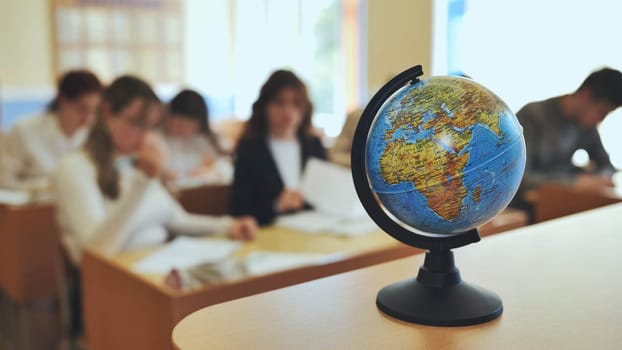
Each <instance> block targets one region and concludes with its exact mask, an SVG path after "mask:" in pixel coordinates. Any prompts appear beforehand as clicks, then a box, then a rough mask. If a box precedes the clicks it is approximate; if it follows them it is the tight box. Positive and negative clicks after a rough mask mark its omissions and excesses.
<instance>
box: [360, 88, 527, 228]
mask: <svg viewBox="0 0 622 350" xmlns="http://www.w3.org/2000/svg"><path fill="white" fill-rule="evenodd" d="M366 165H367V175H368V179H369V182H370V186H371V189H372V191H373V192H374V193H375V194H376V195H377V197H378V199H379V200H380V202H381V203H382V205H383V207H384V208H385V209H386V211H388V212H389V213H391V214H392V215H393V216H394V217H396V218H397V219H399V221H401V222H402V223H403V224H406V225H408V226H410V227H412V228H413V229H415V230H416V231H418V232H423V233H433V234H455V233H460V232H464V231H467V230H470V229H473V228H476V227H477V226H480V225H482V224H484V223H486V222H487V221H489V220H490V219H492V218H493V217H494V216H495V215H497V214H498V213H499V212H501V211H502V210H503V209H504V208H505V207H506V206H507V205H508V204H509V202H510V201H511V200H512V198H513V197H514V195H515V193H516V191H517V190H518V187H519V185H520V182H521V179H522V176H523V172H524V169H525V142H524V139H523V134H522V127H521V126H520V124H519V123H518V120H517V118H516V117H515V116H514V114H513V113H512V112H511V110H510V109H509V108H508V107H507V105H506V104H505V103H504V102H503V101H502V100H501V99H500V98H499V97H497V96H496V95H495V94H494V93H492V92H491V91H489V90H488V89H486V88H485V87H483V86H481V85H479V84H477V83H475V82H474V81H472V80H469V79H465V78H459V77H433V78H430V79H427V80H422V81H417V82H415V83H413V84H410V85H407V86H405V87H403V88H402V89H400V90H399V91H398V92H396V93H395V94H393V95H392V96H391V97H390V98H389V99H388V100H387V101H385V103H384V104H383V105H382V107H381V108H380V110H379V111H378V113H377V115H376V117H375V119H374V121H373V123H372V126H371V128H370V131H369V136H368V141H367V146H366Z"/></svg>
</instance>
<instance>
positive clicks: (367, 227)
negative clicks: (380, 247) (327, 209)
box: [276, 210, 379, 236]
mask: <svg viewBox="0 0 622 350" xmlns="http://www.w3.org/2000/svg"><path fill="white" fill-rule="evenodd" d="M276 225H278V226H281V227H285V228H287V229H290V230H294V231H299V232H304V233H309V234H319V233H325V234H332V235H337V236H361V235H365V234H368V233H372V232H376V231H377V230H379V228H378V226H376V224H375V223H374V221H373V220H372V219H371V218H369V217H362V218H355V219H348V218H340V217H338V216H336V215H332V214H328V213H324V212H318V211H315V210H307V211H302V212H299V213H296V214H291V215H284V216H280V217H278V218H277V220H276Z"/></svg>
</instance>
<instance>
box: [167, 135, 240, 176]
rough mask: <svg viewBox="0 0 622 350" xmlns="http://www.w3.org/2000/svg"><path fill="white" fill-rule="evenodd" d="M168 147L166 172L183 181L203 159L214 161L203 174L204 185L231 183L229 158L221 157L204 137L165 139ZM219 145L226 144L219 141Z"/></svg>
mask: <svg viewBox="0 0 622 350" xmlns="http://www.w3.org/2000/svg"><path fill="white" fill-rule="evenodd" d="M165 139H166V143H167V146H168V151H169V154H168V163H167V170H168V171H170V172H173V173H175V174H177V175H178V176H179V179H180V180H181V179H185V178H188V177H189V176H190V173H191V172H192V171H193V170H195V169H196V168H198V167H200V166H201V165H202V164H203V162H204V159H205V157H211V158H212V160H213V161H214V163H213V165H212V167H211V169H210V171H209V172H208V173H207V174H203V178H204V180H205V182H206V183H231V180H232V179H233V164H232V162H231V158H230V157H227V156H221V155H219V154H218V151H217V150H216V149H215V148H214V147H213V146H212V144H210V143H209V141H208V140H207V138H206V137H205V136H204V135H196V136H191V137H187V138H173V137H165ZM221 144H225V145H226V144H227V142H223V141H222V140H221Z"/></svg>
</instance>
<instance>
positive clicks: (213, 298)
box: [82, 211, 526, 350]
mask: <svg viewBox="0 0 622 350" xmlns="http://www.w3.org/2000/svg"><path fill="white" fill-rule="evenodd" d="M525 223H526V216H525V215H524V214H523V213H521V212H516V211H509V212H507V213H504V214H502V215H500V216H498V217H497V218H496V219H495V220H493V221H491V222H490V223H488V224H486V225H484V226H483V227H482V228H481V229H480V231H481V235H482V236H486V235H489V234H493V233H497V232H500V231H501V230H504V229H509V228H512V227H519V226H523V225H525ZM158 249H159V248H152V249H146V250H140V251H134V252H127V253H123V254H121V255H119V256H117V257H115V258H107V257H104V256H101V255H99V254H97V253H94V252H87V253H86V254H85V256H84V260H83V264H82V286H83V305H84V308H83V309H84V310H83V312H84V320H85V328H86V337H87V344H88V347H89V350H115V349H137V350H139V349H149V350H157V349H170V348H171V345H170V333H171V331H172V329H173V327H174V325H175V324H176V323H177V322H179V321H180V320H181V319H182V318H183V317H185V316H186V315H188V314H190V313H192V312H194V311H196V310H198V309H200V308H202V307H205V306H208V305H213V304H217V303H221V302H224V301H228V300H232V299H236V298H241V297H245V296H249V295H253V294H257V293H261V292H265V291H269V290H273V289H277V288H282V287H286V286H290V285H293V284H297V283H301V282H306V281H309V280H313V279H317V278H321V277H325V276H329V275H334V274H338V273H341V272H345V271H350V270H354V269H357V268H361V267H365V266H370V265H373V264H377V263H380V262H385V261H390V260H394V259H397V258H401V257H405V256H408V255H412V254H415V253H417V252H420V251H418V250H416V249H413V248H411V247H408V246H405V245H402V244H400V243H398V242H397V241H395V240H393V239H392V238H391V237H390V236H388V235H386V234H384V233H382V232H380V231H378V232H376V233H372V234H369V235H365V236H361V237H355V238H341V237H335V236H329V235H308V234H304V233H300V232H291V231H287V230H284V229H281V228H277V227H271V228H266V229H263V230H262V231H261V232H260V233H259V235H258V237H257V238H256V240H255V241H253V242H250V243H247V244H245V245H244V246H243V247H242V249H241V250H240V251H239V252H238V256H239V257H242V256H246V255H247V254H249V253H251V252H256V251H271V252H287V253H320V254H331V253H340V254H343V257H342V258H339V259H337V260H335V261H331V262H330V263H327V264H323V265H312V266H305V267H300V268H295V269H290V270H286V271H281V272H276V273H272V274H268V275H263V276H257V277H250V278H246V279H242V280H239V281H234V282H229V283H221V284H215V285H209V286H205V287H202V288H199V289H195V290H190V291H177V290H173V289H170V288H167V287H166V286H164V285H163V283H162V280H163V276H141V275H138V274H136V273H134V272H133V271H132V270H131V266H132V265H133V264H134V263H136V262H137V261H139V260H140V259H141V258H144V257H145V256H147V255H148V254H150V253H154V252H156V251H157V250H158Z"/></svg>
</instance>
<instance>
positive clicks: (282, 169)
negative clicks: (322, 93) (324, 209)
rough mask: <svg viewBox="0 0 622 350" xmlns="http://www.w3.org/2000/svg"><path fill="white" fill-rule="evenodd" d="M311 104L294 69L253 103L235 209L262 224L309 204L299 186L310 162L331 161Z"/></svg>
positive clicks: (240, 152)
mask: <svg viewBox="0 0 622 350" xmlns="http://www.w3.org/2000/svg"><path fill="white" fill-rule="evenodd" d="M311 114H312V105H311V101H310V100H309V96H308V94H307V88H306V86H305V85H304V83H303V82H302V81H301V80H300V79H299V78H298V77H297V76H296V75H295V74H294V73H292V72H290V71H287V70H279V71H276V72H274V73H273V74H272V75H271V76H270V77H269V78H268V80H267V81H266V83H265V84H264V85H263V86H262V87H261V91H260V92H259V97H258V98H257V100H256V101H255V103H253V110H252V115H251V117H250V119H249V120H248V121H247V122H246V125H245V128H244V131H243V134H242V138H241V139H240V142H239V144H238V146H237V150H236V154H235V163H234V169H235V170H234V178H233V185H232V189H231V213H232V214H233V215H235V216H240V215H252V216H253V217H255V219H257V221H258V222H259V224H260V225H263V224H268V223H270V222H271V221H272V220H273V219H274V217H275V216H277V215H279V214H285V213H292V212H296V211H299V210H302V209H304V208H308V207H309V206H308V205H307V204H306V203H305V199H304V197H303V196H302V194H301V193H300V191H299V189H298V187H299V182H300V177H301V174H302V172H303V170H304V167H305V164H306V163H307V160H309V159H310V158H311V157H316V158H320V159H326V151H325V150H324V147H323V146H322V143H321V141H320V140H319V138H317V137H316V136H314V135H313V133H312V128H311Z"/></svg>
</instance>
